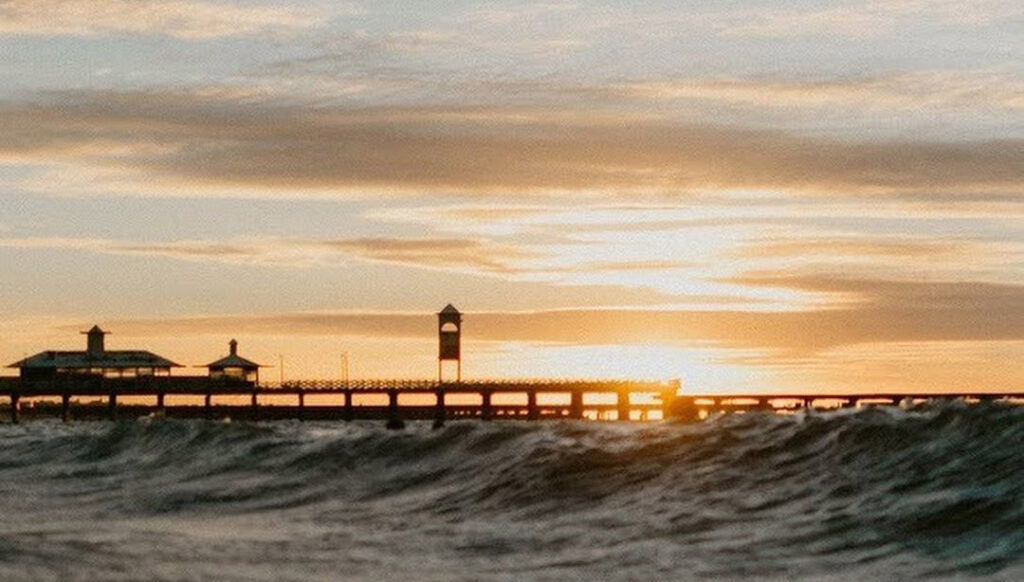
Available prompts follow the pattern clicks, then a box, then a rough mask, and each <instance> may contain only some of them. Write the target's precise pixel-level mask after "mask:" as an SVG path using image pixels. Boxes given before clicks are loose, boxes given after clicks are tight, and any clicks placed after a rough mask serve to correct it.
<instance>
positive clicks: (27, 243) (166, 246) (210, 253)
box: [0, 237, 541, 274]
mask: <svg viewBox="0 0 1024 582" xmlns="http://www.w3.org/2000/svg"><path fill="white" fill-rule="evenodd" d="M0 247H3V248H23V249H30V248H54V249H70V250H81V251H89V252H96V253H105V254H115V255H143V256H160V257H169V258H173V259H182V260H197V261H216V262H224V263H240V264H264V265H277V266H308V265H313V264H323V263H330V262H335V261H338V260H346V259H356V260H365V261H376V262H382V263H390V264H395V265H403V266H410V267H420V268H431V269H449V270H463V271H472V272H479V273H506V274H507V273H513V272H517V271H518V270H519V269H517V268H516V267H515V266H514V264H515V263H516V262H519V261H523V260H525V259H529V258H536V257H539V256H541V255H540V254H539V253H537V252H535V251H531V250H528V249H524V248H520V247H516V246H513V245H508V244H501V243H497V242H494V241H490V240H487V239H470V238H463V239H458V238H383V237H381V238H349V239H319V240H313V239H275V238H270V239H249V240H237V241H230V242H221V241H201V240H184V241H171V242H164V243H140V242H132V241H115V240H107V239H85V238H60V237H51V238H45V237H43V238H38V237H37V238H32V237H28V238H7V239H0Z"/></svg>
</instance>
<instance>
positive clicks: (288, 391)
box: [0, 305, 1024, 428]
mask: <svg viewBox="0 0 1024 582" xmlns="http://www.w3.org/2000/svg"><path fill="white" fill-rule="evenodd" d="M437 316H438V334H439V344H440V345H439V348H438V380H437V381H436V382H434V381H425V380H357V381H350V380H348V379H347V378H346V379H345V380H342V381H337V380H326V381H316V380H303V381H296V382H283V381H282V382H281V384H280V385H279V386H273V387H271V386H262V385H260V384H259V368H260V367H261V366H260V365H259V364H257V363H255V362H252V361H250V360H247V359H245V358H243V357H241V356H239V355H238V342H236V341H235V340H231V342H230V344H229V346H230V354H229V355H228V356H227V357H224V358H221V359H220V360H217V361H216V362H213V363H211V364H208V365H207V368H208V369H209V374H208V375H206V376H171V373H170V371H171V368H172V367H179V365H178V364H175V363H174V362H172V361H170V360H168V359H166V358H162V357H160V356H157V355H156V354H153V353H151V352H147V351H142V350H120V351H110V350H107V349H106V346H105V344H104V337H105V335H106V332H104V331H103V330H102V329H100V328H99V326H94V327H93V328H92V329H90V330H89V331H87V332H82V333H84V334H86V335H87V336H88V341H87V343H86V349H85V350H84V351H65V352H60V351H47V352H40V353H39V354H36V355H34V356H31V357H28V358H25V359H24V360H21V361H18V362H15V363H14V364H12V365H11V366H10V367H12V368H19V369H20V372H21V373H20V377H18V378H0V396H5V397H7V398H9V402H10V407H9V412H10V418H11V421H12V422H18V419H19V414H20V411H21V404H20V403H21V401H22V398H29V399H32V410H33V411H34V413H36V414H50V413H51V411H52V413H54V414H56V413H57V411H58V410H59V412H60V417H61V418H62V419H64V420H69V419H70V418H71V413H72V409H71V399H72V397H78V396H86V397H91V398H95V397H101V398H106V404H107V405H106V407H105V408H106V412H105V413H106V415H107V417H108V418H111V419H113V418H116V417H117V414H118V410H122V413H124V411H128V412H130V413H131V414H149V413H150V412H151V405H148V404H146V405H142V404H137V403H136V404H131V403H129V404H127V405H125V406H122V407H121V408H119V407H118V397H119V396H121V395H123V396H128V397H150V398H152V397H155V399H156V412H157V413H158V414H164V413H169V414H171V415H173V416H205V417H207V418H210V417H212V416H213V414H214V411H215V410H216V412H217V413H218V414H221V415H223V414H227V415H229V416H231V417H234V418H252V419H255V418H299V419H307V418H315V419H341V420H353V419H386V420H387V426H388V427H389V428H402V427H403V426H404V424H405V419H424V420H427V419H430V418H433V420H434V425H435V426H441V425H443V424H444V423H445V421H446V420H448V419H452V418H478V419H480V420H484V421H488V420H492V419H499V418H505V419H521V420H539V419H547V418H551V419H582V418H592V419H597V420H611V419H617V420H620V421H628V420H634V419H636V420H647V419H652V418H672V419H679V420H688V421H695V420H699V419H700V418H703V417H704V416H707V415H709V414H717V413H722V412H732V411H747V410H764V411H780V410H786V411H793V410H797V409H806V410H810V409H814V408H819V407H836V406H838V407H844V408H847V407H857V406H861V405H865V404H889V405H894V404H902V403H904V402H906V401H908V400H909V401H911V402H913V401H916V400H921V399H966V400H968V401H994V400H1007V401H1019V400H1020V399H1024V392H1002V393H991V392H960V393H930V394H922V393H894V392H886V393H873V394H829V393H817V394H814V393H803V394H800V393H796V394H785V393H777V394H747V395H742V394H739V395H737V394H731V395H724V394H707V395H700V394H682V393H680V382H679V381H678V380H673V381H669V382H642V381H622V380H611V381H598V380H591V381H583V380H539V381H525V380H524V381H517V380H508V381H485V380H476V381H470V382H463V381H462V377H461V376H462V374H461V356H462V353H461V349H460V347H461V346H460V339H461V338H460V335H461V331H462V314H461V313H459V311H458V310H457V309H456V308H455V307H454V306H452V305H447V306H445V308H444V309H442V310H441V312H439V313H438V314H437ZM446 360H455V361H456V362H457V363H458V364H459V370H458V375H457V377H456V381H455V382H446V381H443V378H441V371H442V370H441V364H442V363H443V362H444V361H446ZM168 394H171V395H176V396H192V397H195V396H200V397H202V402H203V404H202V405H201V406H195V405H178V406H172V407H169V408H168V409H166V410H165V407H164V397H165V396H166V395H168ZM308 395H315V396H317V397H318V398H317V400H318V401H320V404H318V405H314V406H307V404H306V396H308ZM403 395H405V396H413V397H414V398H412V399H411V401H410V402H407V403H405V404H400V403H399V396H403ZM431 395H432V396H433V397H434V398H433V399H431V398H430V396H431ZM449 395H456V396H462V398H461V399H455V400H453V402H452V403H449V402H447V401H446V400H447V396H449ZM595 395H597V396H600V397H599V398H597V399H591V400H590V401H589V402H588V401H587V399H586V397H588V396H595ZM213 396H218V397H223V398H225V399H226V400H228V401H229V402H231V403H223V402H222V403H219V404H218V405H217V406H214V404H213ZM260 396H274V397H276V399H277V400H280V399H281V397H294V404H285V405H282V404H277V405H273V406H261V405H260V402H259V397H260ZM467 396H469V397H471V398H470V399H469V402H470V403H467V399H466V397H467ZM509 396H514V397H515V398H514V399H513V400H510V399H509V398H508V397H509ZM553 396H554V397H556V398H554V399H552V398H551V397H553ZM357 397H358V398H359V399H360V400H362V402H357V401H356V398H357ZM472 397H475V398H476V399H478V400H477V402H475V403H474V402H473V398H472ZM492 397H494V398H493V399H492ZM367 398H369V399H371V400H373V402H371V403H366V399H367ZM56 399H59V404H58V403H57V402H56ZM325 399H330V400H335V401H336V402H334V403H328V404H324V403H323V401H324V400H325ZM246 400H248V403H247V404H243V403H244V402H245V401H246ZM2 406H3V404H0V407H2ZM57 406H59V409H58V408H57ZM103 408H104V407H97V406H80V407H77V408H76V411H75V414H76V417H80V418H81V417H90V416H92V417H95V416H96V415H97V414H103Z"/></svg>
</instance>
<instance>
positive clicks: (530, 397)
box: [526, 390, 540, 420]
mask: <svg viewBox="0 0 1024 582" xmlns="http://www.w3.org/2000/svg"><path fill="white" fill-rule="evenodd" d="M539 416H540V415H539V414H538V411H537V391H536V390H530V391H528V392H527V393H526V420H537V418H538V417H539Z"/></svg>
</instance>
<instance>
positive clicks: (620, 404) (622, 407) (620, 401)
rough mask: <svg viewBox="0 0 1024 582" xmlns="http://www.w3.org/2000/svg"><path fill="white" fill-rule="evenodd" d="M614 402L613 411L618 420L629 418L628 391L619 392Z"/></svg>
mask: <svg viewBox="0 0 1024 582" xmlns="http://www.w3.org/2000/svg"><path fill="white" fill-rule="evenodd" d="M616 397H617V400H616V402H615V404H616V407H615V411H616V413H617V415H618V419H619V420H629V392H619V393H618V394H617V395H616Z"/></svg>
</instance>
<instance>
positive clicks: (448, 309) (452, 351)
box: [437, 303, 462, 383]
mask: <svg viewBox="0 0 1024 582" xmlns="http://www.w3.org/2000/svg"><path fill="white" fill-rule="evenodd" d="M437 335H438V338H437V339H438V351H437V381H438V382H442V383H443V382H444V377H443V375H442V372H443V370H444V368H443V364H444V362H445V361H446V360H455V365H456V368H455V381H456V382H461V381H462V347H461V343H462V314H461V313H459V310H458V309H455V306H454V305H452V304H451V303H449V304H448V305H445V306H444V309H442V310H441V311H440V312H438V314H437Z"/></svg>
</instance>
